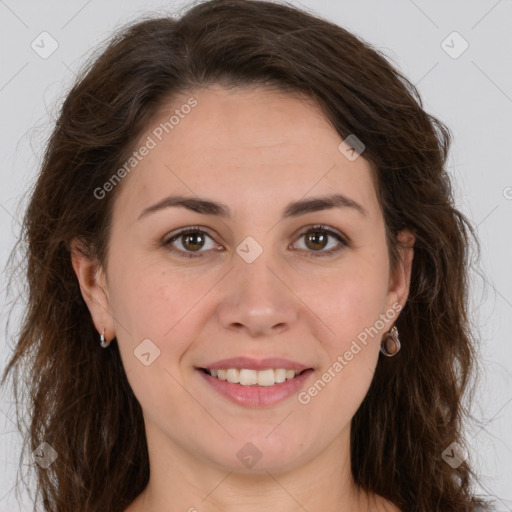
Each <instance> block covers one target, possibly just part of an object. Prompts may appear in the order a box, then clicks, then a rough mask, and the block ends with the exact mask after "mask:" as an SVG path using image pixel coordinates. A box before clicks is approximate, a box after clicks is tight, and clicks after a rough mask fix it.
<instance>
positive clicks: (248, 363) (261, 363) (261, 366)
mask: <svg viewBox="0 0 512 512" xmlns="http://www.w3.org/2000/svg"><path fill="white" fill-rule="evenodd" d="M202 368H204V369H207V370H224V369H228V368H238V369H242V368H245V369H248V370H267V369H269V368H274V369H278V368H284V369H285V370H301V371H302V370H308V369H309V368H310V367H309V366H306V365H303V364H300V363H297V362H296V361H291V360H289V359H283V358H281V357H267V358H265V359H253V358H251V357H244V356H240V357H230V358H229V359H222V360H221V361H215V362H214V363H209V364H206V365H205V366H202Z"/></svg>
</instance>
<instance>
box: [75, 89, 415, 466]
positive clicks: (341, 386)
mask: <svg viewBox="0 0 512 512" xmlns="http://www.w3.org/2000/svg"><path fill="white" fill-rule="evenodd" d="M190 98H194V99H195V101H197V104H195V106H194V107H193V108H183V105H186V104H188V105H192V104H193V102H191V101H189V100H190ZM176 109H179V111H180V113H181V114H180V115H179V116H178V117H179V121H178V122H176V119H177V118H176V119H174V121H173V127H172V129H171V128H169V124H168V125H166V126H167V131H166V130H165V129H163V128H162V126H165V125H164V124H162V123H165V122H169V119H170V117H171V115H173V113H174V111H175V110H176ZM167 132H168V133H167ZM341 142H342V140H341V138H340V136H339V135H338V134H337V133H336V131H335V130H334V129H333V128H332V126H331V125H330V124H329V123H328V121H327V120H326V119H325V117H324V116H323V115H322V113H321V111H320V110H319V109H318V108H317V107H316V106H315V105H314V104H312V103H311V102H309V101H306V100H305V99H303V98H299V97H295V96H291V95H285V94H283V93H278V92H272V91H269V90H265V89H260V88H254V89H244V90H236V91H233V90H232V91H227V90H224V89H223V88H221V87H219V86H216V87H210V88H208V89H202V90H196V91H192V92H191V93H190V94H186V95H183V96H182V97H180V98H179V99H177V100H176V99H175V100H174V101H173V103H172V105H169V108H168V109H165V111H162V112H161V113H160V114H159V117H158V119H156V120H155V121H154V122H153V123H152V125H151V126H150V127H149V128H148V131H147V133H145V134H144V135H143V137H141V139H140V144H139V145H138V146H137V148H139V147H140V146H142V145H143V144H146V146H147V147H149V148H150V149H149V150H148V151H147V152H146V151H141V152H140V153H146V155H145V156H144V157H142V158H141V160H140V161H138V163H137V164H136V165H135V166H134V167H133V170H131V171H130V173H129V174H128V175H127V176H126V177H124V178H123V181H122V183H121V185H118V186H119V187H120V189H119V190H117V191H116V192H117V193H118V195H117V197H116V202H115V205H114V213H113V222H112V230H111V239H110V243H109V254H108V261H107V264H106V267H105V268H103V269H99V272H98V273H97V274H96V277H95V281H94V282H91V284H88V283H87V282H86V281H85V280H84V279H83V275H84V273H83V272H82V269H83V268H85V267H84V266H83V265H84V264H83V263H81V262H80V261H79V260H78V259H77V258H76V256H75V258H74V265H75V270H76V271H77V275H78V277H79V279H81V284H82V290H83V292H85V294H84V298H86V300H87V303H88V305H89V308H90V310H91V313H92V317H93V320H94V322H95V324H96V327H97V329H98V331H99V332H101V330H102V328H103V327H105V328H106V329H105V334H106V337H107V339H111V338H112V337H114V336H115V337H116V340H117V341H116V342H117V343H118V345H119V350H120V353H121V357H122V360H123V365H124V367H125V370H126V373H127V377H128V380H129V382H130V385H131V387H132V388H133V391H134V393H135V395H136V397H137V399H138V400H139V402H140V404H141V406H142V409H143V411H144V418H145V424H146V429H147V432H148V443H149V444H150V445H151V443H152V442H156V441H155V440H156V439H158V442H159V443H165V444H166V446H168V447H169V449H170V450H171V451H174V452H175V453H178V452H179V453H180V454H185V456H186V457H190V459H194V460H195V461H197V462H198V463H200V464H201V465H202V467H206V466H211V467H217V468H219V467H220V468H223V469H227V470H237V471H241V472H243V471H245V470H247V471H249V469H248V465H247V464H248V463H246V462H244V460H245V459H247V460H248V457H249V456H250V455H251V453H250V451H251V450H254V451H255V453H256V454H258V453H259V454H260V455H261V460H260V461H259V462H258V464H257V466H255V467H254V469H252V470H251V471H285V470H288V469H291V468H294V467H298V466H300V465H303V464H306V463H308V462H309V461H311V460H314V459H315V457H318V456H319V454H321V453H322V452H323V451H325V450H326V448H327V447H329V446H332V445H333V443H337V442H346V441H347V440H348V438H349V432H350V420H351V418H352V417H353V415H354V414H355V412H356V411H357V409H358V407H359V405H360V404H361V402H362V400H363V398H364V396H365V395H366V393H367V391H368V388H369V386H370V383H371V380H372V378H373V374H374V371H375V367H376V364H377V362H378V358H379V348H380V342H381V338H382V335H383V334H384V333H385V332H387V331H388V330H389V329H390V328H391V327H392V325H393V323H394V322H395V321H396V318H397V317H398V314H399V313H398V311H399V309H400V306H403V305H404V304H405V301H406V298H407V293H408V287H409V275H410V264H411V259H412V249H408V250H404V251H403V252H402V253H401V254H402V261H401V263H402V264H401V265H400V266H399V268H398V269H397V271H396V272H394V273H391V272H390V262H389V260H388V250H387V246H386V239H385V225H384V219H383V217H382V213H381V210H380V208H379V204H378V201H377V196H376V191H375V188H374V185H373V182H372V179H371V170H370V165H369V163H368V162H367V161H366V160H365V159H364V153H363V154H362V155H361V156H359V157H357V158H355V159H353V158H352V159H349V158H347V155H346V153H344V152H343V151H340V149H339V146H340V143H341ZM333 195H338V196H343V198H344V200H340V199H339V198H338V201H335V202H334V203H333V204H331V206H330V207H328V205H326V204H321V203H320V202H316V203H315V202H310V201H312V199H313V198H326V197H331V196H333ZM171 196H172V197H174V196H182V198H192V199H194V202H190V203H189V204H188V207H186V206H183V205H181V206H180V205H178V204H176V200H174V202H173V201H171V200H170V199H168V200H167V202H166V201H165V200H166V198H170V197H171ZM200 201H209V202H215V203H218V204H220V205H221V207H219V205H212V204H209V203H201V202H200ZM304 201H307V202H309V203H304ZM301 202H302V207H301ZM294 204H295V206H293V205H294ZM308 204H309V206H308ZM290 205H292V206H290ZM224 210H225V211H224ZM221 213H222V214H221ZM183 230H186V231H188V233H185V234H180V233H181V232H182V231H183ZM405 234H407V233H405ZM404 240H408V241H409V245H412V244H411V243H410V241H411V238H410V237H409V238H408V239H406V238H404ZM242 357H245V358H249V360H243V361H241V360H239V361H231V362H223V360H225V359H228V358H229V359H230V358H242ZM263 359H279V360H275V361H267V362H265V361H262V360H263ZM219 362H220V363H219ZM258 363H262V364H261V365H260V366H259V368H260V369H280V371H277V372H261V373H259V374H258V373H255V372H253V371H250V372H247V371H245V372H242V373H243V374H244V375H243V379H245V377H246V376H247V377H248V378H252V377H254V376H255V377H256V379H258V378H260V383H261V384H265V383H266V384H269V383H272V382H274V381H267V380H265V379H269V378H271V377H274V378H277V379H278V380H279V379H282V374H283V372H282V370H283V369H286V368H288V369H292V370H293V369H298V370H302V369H306V371H304V373H302V374H300V375H298V376H296V377H295V378H293V379H289V380H286V381H285V382H278V383H276V384H274V385H261V386H258V385H256V386H247V385H243V382H246V383H247V382H251V381H244V380H243V381H242V384H237V383H230V382H228V381H223V380H220V379H219V378H218V377H219V376H222V372H219V373H218V377H217V378H215V377H213V376H209V375H206V373H205V372H204V371H202V370H201V368H202V369H211V368H214V369H217V370H218V369H219V368H220V369H222V368H224V369H227V368H230V369H245V370H251V369H254V368H258ZM280 376H281V377H280ZM288 376H290V373H288ZM228 377H229V378H230V379H231V380H233V378H234V379H236V377H239V378H240V375H239V374H238V375H237V372H235V371H230V372H228ZM315 383H316V385H315ZM247 443H252V445H254V447H255V448H256V449H254V448H253V447H252V446H249V445H247ZM257 456H258V455H257ZM244 464H245V466H244Z"/></svg>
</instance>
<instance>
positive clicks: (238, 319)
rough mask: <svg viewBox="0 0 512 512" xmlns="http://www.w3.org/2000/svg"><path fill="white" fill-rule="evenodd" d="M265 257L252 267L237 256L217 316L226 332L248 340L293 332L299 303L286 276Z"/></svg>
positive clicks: (227, 279)
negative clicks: (286, 331) (242, 335)
mask: <svg viewBox="0 0 512 512" xmlns="http://www.w3.org/2000/svg"><path fill="white" fill-rule="evenodd" d="M268 253H270V251H263V253H262V254H261V255H260V256H259V257H258V258H257V259H256V260H255V261H253V262H252V263H247V262H246V261H244V260H243V259H242V258H240V257H238V255H235V257H234V263H233V265H234V268H233V270H232V271H231V272H229V274H228V276H226V280H225V281H224V283H223V290H224V293H223V295H222V298H221V300H220V303H219V305H218V309H217V314H218V318H219V321H220V322H221V324H222V327H223V328H224V329H228V330H232V331H233V330H234V331H238V332H240V333H243V334H245V335H246V336H251V337H259V336H269V335H273V334H277V333H280V332H282V331H284V330H287V329H290V328H291V327H292V326H293V324H294V323H295V322H296V321H297V319H298V316H299V308H300V304H301V303H300V301H299V299H298V298H297V297H296V296H295V295H294V293H293V286H290V283H288V282H287V279H286V275H285V274H286V273H285V272H284V270H283V269H282V268H281V269H279V267H278V265H276V263H275V260H274V261H270V260H271V258H270V257H267V254H268Z"/></svg>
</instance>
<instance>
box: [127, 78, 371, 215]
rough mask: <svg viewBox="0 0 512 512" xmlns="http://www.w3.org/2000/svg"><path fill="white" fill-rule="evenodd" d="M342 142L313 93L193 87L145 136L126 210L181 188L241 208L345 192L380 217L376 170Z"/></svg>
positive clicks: (131, 178)
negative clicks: (309, 95)
mask: <svg viewBox="0 0 512 512" xmlns="http://www.w3.org/2000/svg"><path fill="white" fill-rule="evenodd" d="M191 105H193V106H192V107H191ZM340 143H341V138H340V136H339V135H338V133H337V132H336V131H335V130H334V128H333V127H332V125H331V124H330V123H329V122H328V120H327V119H326V117H325V116H324V114H323V112H322V111H321V109H320V107H319V106H318V105H316V104H315V103H314V102H313V101H312V100H311V99H309V98H306V97H303V96H299V95H297V94H293V95H291V94H288V93H283V92H280V91H274V90H269V89H263V88H254V87H251V88H244V89H235V90H227V89H224V88H222V87H220V86H211V87H209V88H206V89H197V90H192V91H190V93H185V94H182V95H181V96H179V97H176V98H174V99H173V101H172V102H170V103H169V104H167V105H166V106H165V107H164V108H162V109H161V111H160V112H159V113H158V115H157V116H156V117H155V118H154V119H153V120H152V121H151V123H150V125H149V126H148V128H147V130H146V131H145V133H144V134H143V136H142V137H141V138H140V139H139V142H138V145H136V150H137V148H138V147H139V146H141V147H142V146H143V145H147V146H148V147H151V149H150V150H149V151H145V156H144V157H143V158H141V159H140V161H139V162H137V165H136V166H135V167H134V169H133V171H132V172H130V173H129V175H128V176H127V177H126V178H124V182H123V187H122V188H123V189H126V190H123V192H122V193H121V194H120V197H119V198H118V201H119V203H120V205H119V207H120V208H122V207H123V205H124V207H126V206H127V203H128V202H129V204H130V206H131V207H134V208H136V209H138V210H140V209H142V208H144V207H145V206H148V203H150V202H151V201H156V200H158V199H161V198H162V197H164V196H165V195H166V194H170V193H182V194H187V195H191V196H194V195H198V196H202V197H205V196H207V197H212V198H215V199H218V200H219V201H222V202H224V203H227V204H233V205H234V207H233V209H234V210H235V211H239V212H242V211H244V210H246V211H250V209H251V207H254V206H256V205H259V206H261V207H263V208H265V209H267V210H268V208H269V207H270V206H273V205H276V206H279V207H281V205H282V204H284V203H288V202H289V201H291V200H297V199H299V198H302V197H304V196H306V195H321V194H327V193H329V194H330V193H333V192H340V193H343V194H345V195H348V196H350V197H351V198H352V199H354V200H356V201H357V202H359V203H362V204H364V206H365V208H366V209H367V210H368V211H369V212H370V214H373V213H374V210H375V207H376V206H377V199H376V195H375V190H374V187H373V181H372V178H371V167H370V165H369V163H368V162H367V161H366V160H365V159H364V158H362V157H359V158H357V159H356V160H353V161H350V160H349V159H347V158H346V156H345V155H344V154H343V153H342V152H341V151H340V150H339V145H340ZM278 203H279V205H278ZM130 209H132V208H130ZM372 210H373V211H372ZM139 213H140V212H139ZM134 214H135V212H134Z"/></svg>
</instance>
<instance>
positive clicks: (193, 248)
mask: <svg viewBox="0 0 512 512" xmlns="http://www.w3.org/2000/svg"><path fill="white" fill-rule="evenodd" d="M208 239H210V240H211V241H212V243H211V245H210V247H207V244H206V242H207V240H208ZM176 243H177V244H179V245H178V247H176V245H175V244H176ZM162 245H163V246H164V247H167V248H168V249H169V250H170V251H171V252H174V253H175V254H178V256H183V257H185V258H196V257H201V256H202V253H203V252H208V249H214V248H215V244H214V243H213V240H212V238H211V237H210V235H208V233H206V232H205V231H203V230H202V229H199V228H196V227H189V228H187V229H183V230H181V231H180V232H179V233H177V234H175V235H174V236H172V237H171V238H169V239H168V240H166V241H163V242H162ZM180 246H181V247H180ZM204 247H206V250H204V251H202V250H201V249H203V248H204ZM194 253H197V254H194Z"/></svg>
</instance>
